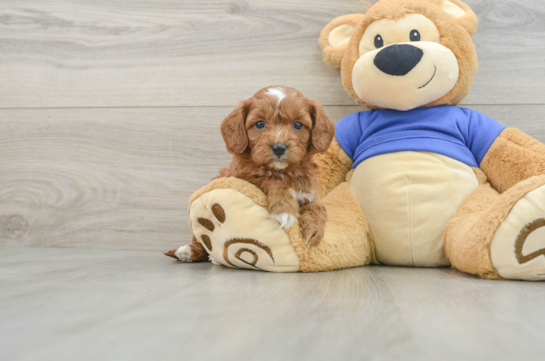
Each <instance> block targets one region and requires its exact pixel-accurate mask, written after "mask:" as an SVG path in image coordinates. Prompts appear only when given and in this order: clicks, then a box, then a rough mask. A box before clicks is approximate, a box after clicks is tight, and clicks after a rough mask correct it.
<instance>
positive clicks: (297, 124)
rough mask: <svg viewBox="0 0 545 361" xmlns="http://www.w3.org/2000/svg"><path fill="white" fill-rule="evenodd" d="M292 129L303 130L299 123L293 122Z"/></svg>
mask: <svg viewBox="0 0 545 361" xmlns="http://www.w3.org/2000/svg"><path fill="white" fill-rule="evenodd" d="M293 129H295V130H301V129H303V124H301V123H299V122H295V123H293Z"/></svg>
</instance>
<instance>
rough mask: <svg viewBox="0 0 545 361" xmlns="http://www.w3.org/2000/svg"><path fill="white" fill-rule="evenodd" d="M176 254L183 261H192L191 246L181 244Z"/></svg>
mask: <svg viewBox="0 0 545 361" xmlns="http://www.w3.org/2000/svg"><path fill="white" fill-rule="evenodd" d="M174 255H175V256H176V257H178V259H179V260H180V261H182V262H191V248H189V246H181V247H180V248H178V250H177V251H176V253H175V254H174Z"/></svg>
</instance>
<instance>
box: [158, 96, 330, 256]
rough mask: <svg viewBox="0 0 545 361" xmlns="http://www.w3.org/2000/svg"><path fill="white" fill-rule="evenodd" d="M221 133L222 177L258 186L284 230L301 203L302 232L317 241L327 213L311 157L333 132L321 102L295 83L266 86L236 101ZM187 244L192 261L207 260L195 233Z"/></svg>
mask: <svg viewBox="0 0 545 361" xmlns="http://www.w3.org/2000/svg"><path fill="white" fill-rule="evenodd" d="M221 134H222V135H223V139H224V140H225V144H226V147H227V150H228V151H229V153H231V154H232V155H233V160H232V162H231V164H230V165H229V167H227V168H224V169H222V170H221V171H220V176H219V177H236V178H240V179H243V180H245V181H247V182H250V183H252V184H254V185H256V186H257V187H258V188H260V189H261V190H262V191H263V192H264V193H265V194H266V196H267V202H268V204H269V212H270V213H271V216H272V217H273V218H274V219H275V220H277V221H278V223H279V224H280V227H282V228H284V229H288V228H290V227H291V226H292V225H293V223H294V222H295V219H296V218H297V216H298V214H299V210H300V207H302V208H301V215H300V216H299V221H300V224H301V229H302V231H303V236H304V237H305V240H306V242H307V244H308V245H310V246H316V245H318V244H319V243H320V241H321V240H322V237H323V235H324V228H325V223H326V220H327V214H326V209H325V207H324V206H323V205H322V204H321V202H320V200H319V198H318V184H317V181H316V172H317V166H316V164H315V163H314V162H313V160H312V156H313V155H314V154H316V153H325V152H326V151H327V149H328V148H329V145H330V144H331V142H332V140H333V137H334V135H335V125H334V123H333V121H332V120H331V119H330V118H329V117H328V116H327V115H326V114H325V112H324V110H323V108H322V106H321V105H320V104H319V103H318V102H316V101H313V100H310V99H308V98H306V97H305V96H303V94H301V93H300V92H299V91H297V90H295V89H293V88H288V87H283V86H273V87H267V88H264V89H261V90H260V91H258V92H257V93H256V94H255V95H254V96H253V97H251V98H250V99H248V100H245V101H242V102H240V103H239V104H238V106H237V108H236V109H235V110H234V111H233V112H232V113H231V114H229V116H227V118H225V119H224V120H223V122H222V123H221ZM219 177H216V178H219ZM189 248H190V249H191V255H190V257H189V259H188V260H189V261H193V262H196V261H206V260H207V254H206V251H205V249H204V247H203V246H202V245H201V244H200V243H199V242H198V241H197V239H196V238H195V237H193V243H192V244H191V245H190V246H189ZM167 255H168V254H167ZM188 256H189V255H188Z"/></svg>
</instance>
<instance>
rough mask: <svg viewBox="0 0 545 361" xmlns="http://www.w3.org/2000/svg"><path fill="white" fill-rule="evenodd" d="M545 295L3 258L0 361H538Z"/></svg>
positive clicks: (454, 282)
mask: <svg viewBox="0 0 545 361" xmlns="http://www.w3.org/2000/svg"><path fill="white" fill-rule="evenodd" d="M544 297H545V288H543V284H541V283H530V282H509V281H487V280H479V279H476V278H473V277H470V276H468V275H465V274H462V273H459V272H457V271H454V270H451V269H417V268H401V267H399V268H396V267H384V266H380V267H362V268H355V269H349V270H343V271H336V272H326V273H316V274H272V273H265V272H253V271H239V270H231V269H227V268H225V267H220V266H213V265H211V264H210V263H206V264H182V263H179V262H176V261H174V260H169V259H166V258H165V257H164V256H163V255H162V254H159V253H150V252H133V251H98V250H74V249H30V248H19V247H3V248H0V304H1V305H2V307H0V359H2V360H17V361H35V360H36V361H38V360H39V361H43V360H58V361H65V360H66V361H72V360H81V361H86V360H93V361H95V360H132V361H138V360H162V361H169V360H184V361H192V360H224V361H231V360H237V361H238V360H250V359H251V360H346V361H350V360H434V361H435V360H494V361H502V360H525V361H533V360H536V361H537V360H543V355H544V354H545V344H544V343H543V339H544V338H545V308H544V307H543V299H544Z"/></svg>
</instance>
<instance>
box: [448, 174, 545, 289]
mask: <svg viewBox="0 0 545 361" xmlns="http://www.w3.org/2000/svg"><path fill="white" fill-rule="evenodd" d="M445 247H446V250H447V255H448V257H449V259H450V262H451V263H452V265H453V266H454V267H455V268H457V269H459V270H461V271H464V272H467V273H471V274H475V275H478V276H480V277H482V278H489V279H502V278H504V279H520V280H545V176H535V177H532V178H529V179H527V180H525V181H522V182H520V183H518V184H516V185H515V186H513V187H511V188H510V189H509V190H508V191H506V192H504V193H502V194H501V195H500V194H499V193H498V192H497V191H496V190H494V189H493V188H492V187H491V186H490V185H489V184H484V185H481V186H479V188H477V189H476V190H475V191H473V192H472V193H471V194H470V195H469V196H468V197H467V198H466V199H465V200H464V201H463V202H462V204H461V206H460V208H459V209H458V210H457V212H456V213H455V215H454V216H453V218H452V220H451V221H450V223H449V224H448V226H447V229H446V233H445Z"/></svg>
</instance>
